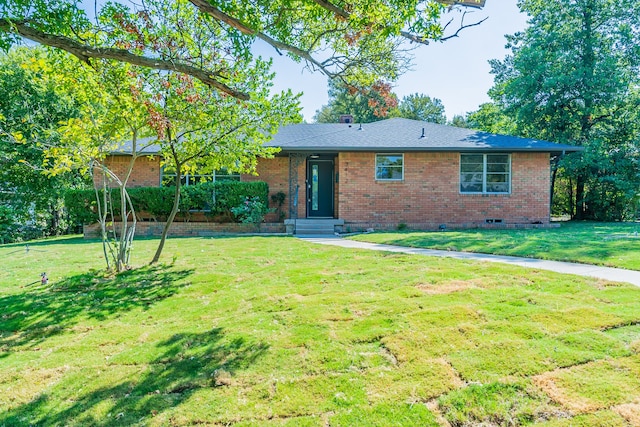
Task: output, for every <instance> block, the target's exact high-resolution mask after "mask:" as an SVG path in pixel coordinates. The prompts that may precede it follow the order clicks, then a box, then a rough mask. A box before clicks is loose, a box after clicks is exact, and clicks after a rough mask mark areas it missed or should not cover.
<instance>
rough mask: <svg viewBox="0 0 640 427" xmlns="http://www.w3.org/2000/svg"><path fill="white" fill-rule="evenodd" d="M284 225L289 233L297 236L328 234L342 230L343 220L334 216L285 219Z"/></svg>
mask: <svg viewBox="0 0 640 427" xmlns="http://www.w3.org/2000/svg"><path fill="white" fill-rule="evenodd" d="M284 225H285V227H286V229H287V233H289V234H295V235H297V236H328V235H334V234H335V233H338V232H342V228H343V226H344V220H343V219H336V218H304V219H286V220H285V221H284Z"/></svg>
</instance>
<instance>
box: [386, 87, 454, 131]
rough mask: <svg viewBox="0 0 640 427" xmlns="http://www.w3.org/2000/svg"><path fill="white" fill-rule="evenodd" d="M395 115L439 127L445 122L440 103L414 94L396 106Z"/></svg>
mask: <svg viewBox="0 0 640 427" xmlns="http://www.w3.org/2000/svg"><path fill="white" fill-rule="evenodd" d="M397 114H398V116H399V117H404V118H405V119H412V120H421V121H423V122H431V123H439V124H441V125H443V124H445V123H446V122H447V116H445V114H444V105H443V104H442V101H441V100H439V99H438V98H431V97H430V96H428V95H424V94H421V93H414V94H411V95H407V96H405V97H404V98H402V100H401V101H400V103H399V104H398V112H397Z"/></svg>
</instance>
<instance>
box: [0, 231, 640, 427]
mask: <svg viewBox="0 0 640 427" xmlns="http://www.w3.org/2000/svg"><path fill="white" fill-rule="evenodd" d="M156 243H157V241H156V240H140V241H136V242H135V249H134V251H135V252H134V258H135V259H136V260H141V261H142V260H148V259H150V258H151V255H152V253H153V250H154V249H155V245H156ZM30 247H31V250H30V251H29V252H26V251H25V250H24V247H23V246H20V245H5V246H0V257H1V258H2V259H3V268H2V270H0V316H1V317H0V408H2V409H0V426H21V425H26V426H28V425H38V426H62V425H64V426H88V425H92V426H101V425H104V426H106V425H109V426H111V425H122V426H173V425H220V426H223V425H234V426H394V425H395V426H437V425H442V424H439V423H442V422H443V420H447V421H448V422H449V423H451V425H453V426H473V425H479V424H482V423H484V425H501V426H513V425H530V424H534V423H540V424H541V425H548V426H569V425H584V426H588V425H607V426H616V425H620V426H624V425H629V424H633V423H634V422H636V421H637V418H638V414H639V412H638V411H639V409H640V401H639V400H638V399H639V396H640V289H638V288H634V287H631V286H627V285H622V284H614V283H609V282H605V281H602V280H596V279H589V278H582V277H576V276H567V275H560V274H556V273H552V272H546V271H537V270H527V269H523V268H519V267H515V266H508V265H496V264H492V263H474V262H465V261H460V260H454V259H440V258H428V257H420V256H411V255H403V254H391V253H380V252H374V251H361V250H349V249H343V248H332V247H326V246H322V245H313V244H311V243H307V242H303V241H300V240H297V239H294V238H288V237H237V238H201V239H200V238H192V239H170V240H169V241H168V243H167V247H166V249H165V253H166V256H165V259H164V261H165V262H166V263H167V264H163V265H159V266H156V267H140V268H137V269H135V270H132V271H129V272H126V273H123V274H121V275H119V276H117V277H105V276H104V275H103V274H102V273H101V272H100V270H99V269H102V267H103V264H102V260H101V247H100V245H99V243H97V242H86V241H83V240H81V239H78V238H73V239H58V240H52V241H44V242H39V243H33V244H31V245H30ZM174 255H175V256H174ZM91 268H93V269H95V270H92V271H90V269H91ZM42 271H46V272H47V273H48V274H49V278H50V283H49V284H48V285H46V286H43V285H41V284H40V282H39V273H41V272H42ZM634 417H636V418H635V420H634Z"/></svg>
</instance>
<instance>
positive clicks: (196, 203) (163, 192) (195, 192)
mask: <svg viewBox="0 0 640 427" xmlns="http://www.w3.org/2000/svg"><path fill="white" fill-rule="evenodd" d="M128 192H129V197H130V198H131V202H132V203H133V206H134V208H135V209H136V212H138V213H140V212H147V213H148V214H150V215H152V216H153V217H155V218H156V219H157V220H159V221H162V220H165V219H166V218H167V217H168V216H169V213H170V212H171V207H172V206H173V195H174V192H175V187H139V188H131V189H129V190H128ZM109 193H110V197H111V201H112V204H113V210H114V214H115V215H116V216H117V215H118V213H119V211H120V192H119V191H118V190H117V189H112V190H110V191H109ZM100 194H101V197H102V191H100ZM268 194H269V186H268V185H267V183H266V182H262V181H254V182H239V181H220V182H204V183H201V184H198V185H190V186H186V187H182V189H181V196H180V213H188V212H190V211H204V212H206V213H207V214H209V215H212V216H227V217H228V218H233V217H234V216H233V214H232V213H231V208H234V207H236V206H238V205H240V204H241V203H242V202H243V201H244V200H245V199H246V198H251V199H254V198H258V200H259V201H260V202H261V203H263V204H264V205H265V206H267V204H268ZM65 206H66V207H67V211H68V212H69V218H70V220H71V223H73V224H91V223H94V222H96V221H97V220H98V209H97V203H96V195H95V190H70V191H68V192H67V193H66V194H65Z"/></svg>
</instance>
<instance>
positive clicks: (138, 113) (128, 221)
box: [44, 52, 151, 272]
mask: <svg viewBox="0 0 640 427" xmlns="http://www.w3.org/2000/svg"><path fill="white" fill-rule="evenodd" d="M47 60H48V62H49V63H50V64H51V65H49V66H48V67H46V69H47V71H48V73H49V74H50V77H49V78H50V79H51V80H54V81H56V82H57V83H58V87H60V88H62V90H64V91H65V92H66V93H69V94H72V96H73V97H75V98H76V99H77V100H78V101H81V102H79V104H80V107H79V114H78V117H74V118H71V119H69V120H67V121H65V122H62V123H61V124H60V126H59V127H58V129H57V136H58V138H57V139H58V140H59V141H60V142H59V143H58V144H56V145H49V146H48V147H46V150H45V155H46V158H45V162H44V163H45V165H46V166H47V171H48V173H49V175H50V176H57V175H59V174H60V173H68V172H70V171H79V172H80V173H82V174H83V175H85V176H87V175H88V176H90V177H91V178H92V181H93V183H94V186H95V190H96V192H95V194H96V208H97V216H98V223H99V224H100V229H101V237H102V246H103V253H104V258H105V262H106V264H107V269H108V270H115V271H117V272H120V271H123V270H125V269H128V268H129V266H130V264H129V263H130V256H131V249H132V245H133V238H134V236H135V229H136V212H135V207H134V206H133V203H132V202H131V199H130V197H129V193H128V191H127V184H128V181H129V178H130V176H131V173H132V171H133V168H134V165H135V163H136V160H137V158H138V157H139V153H140V151H143V149H144V147H139V144H138V139H139V137H141V136H146V135H148V134H150V133H151V130H150V129H149V127H148V121H149V117H148V115H147V111H146V109H145V108H144V105H143V104H142V103H141V102H140V101H139V97H138V96H136V93H135V91H134V90H132V88H135V85H136V83H137V82H139V76H138V75H137V74H136V68H135V67H133V66H132V65H129V64H125V63H118V62H114V61H107V60H100V61H94V63H93V66H92V67H88V66H87V65H86V64H80V66H78V65H79V64H77V62H76V61H74V60H73V58H70V57H69V55H66V54H64V53H61V54H57V55H56V54H54V53H53V52H50V54H49V56H48V57H47ZM124 141H129V149H130V151H131V158H130V160H129V162H128V165H127V167H126V168H125V169H124V172H123V173H121V175H118V174H117V173H115V172H114V171H112V170H109V168H108V167H107V166H106V165H105V162H104V159H105V158H106V157H107V156H108V155H109V154H111V153H112V152H113V151H115V150H116V149H118V148H120V146H121V145H122V144H123V142H124ZM114 188H115V189H116V190H117V192H118V197H117V198H116V201H114V198H113V195H112V192H113V190H114ZM116 209H117V210H116ZM116 217H117V218H119V219H120V221H119V223H120V224H119V226H117V227H116Z"/></svg>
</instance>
